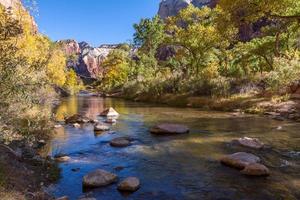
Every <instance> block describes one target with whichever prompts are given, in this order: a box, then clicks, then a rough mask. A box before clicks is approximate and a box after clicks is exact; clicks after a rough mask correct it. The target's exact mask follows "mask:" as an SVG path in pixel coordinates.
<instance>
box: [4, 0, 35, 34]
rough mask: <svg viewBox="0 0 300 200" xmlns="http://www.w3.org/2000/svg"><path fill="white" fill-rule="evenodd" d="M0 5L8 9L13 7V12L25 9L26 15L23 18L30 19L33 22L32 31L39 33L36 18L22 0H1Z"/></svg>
mask: <svg viewBox="0 0 300 200" xmlns="http://www.w3.org/2000/svg"><path fill="white" fill-rule="evenodd" d="M0 5H2V6H4V7H5V8H6V9H11V10H12V13H14V12H17V11H18V10H20V9H21V10H22V11H25V13H26V14H25V16H24V17H23V19H25V20H27V19H28V20H30V22H31V24H32V33H34V34H37V33H38V26H37V23H36V21H35V20H34V18H33V17H32V16H31V15H30V13H29V12H28V11H27V10H26V8H25V7H24V6H23V4H22V1H21V0H0Z"/></svg>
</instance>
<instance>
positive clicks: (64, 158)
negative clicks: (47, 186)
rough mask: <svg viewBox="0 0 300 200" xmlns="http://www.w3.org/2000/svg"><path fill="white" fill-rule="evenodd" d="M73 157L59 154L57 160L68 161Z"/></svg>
mask: <svg viewBox="0 0 300 200" xmlns="http://www.w3.org/2000/svg"><path fill="white" fill-rule="evenodd" d="M70 159H71V158H70V157H69V156H57V157H55V160H56V161H57V162H68V161H69V160H70Z"/></svg>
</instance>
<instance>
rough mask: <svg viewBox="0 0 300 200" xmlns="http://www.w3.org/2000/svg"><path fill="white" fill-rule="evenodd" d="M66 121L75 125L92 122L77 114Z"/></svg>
mask: <svg viewBox="0 0 300 200" xmlns="http://www.w3.org/2000/svg"><path fill="white" fill-rule="evenodd" d="M65 121H66V123H67V124H75V123H79V124H83V123H88V122H90V121H92V120H91V119H89V118H87V117H84V116H82V115H79V114H76V115H73V116H71V117H68V118H66V119H65Z"/></svg>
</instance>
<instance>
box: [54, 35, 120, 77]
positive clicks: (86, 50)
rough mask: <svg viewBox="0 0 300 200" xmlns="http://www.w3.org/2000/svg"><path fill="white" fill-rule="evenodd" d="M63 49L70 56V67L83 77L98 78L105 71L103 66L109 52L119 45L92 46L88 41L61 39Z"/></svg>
mask: <svg viewBox="0 0 300 200" xmlns="http://www.w3.org/2000/svg"><path fill="white" fill-rule="evenodd" d="M59 43H61V44H62V49H63V50H64V52H65V53H66V55H67V56H68V57H69V59H68V64H67V65H68V67H69V68H73V69H74V70H75V71H76V73H77V74H78V75H79V76H81V77H83V78H96V77H97V76H98V75H100V74H101V73H102V72H103V67H102V66H101V65H102V63H103V61H104V59H105V58H106V57H107V56H108V54H109V52H110V51H112V50H113V49H116V48H117V47H118V45H101V46H100V47H92V46H90V45H89V44H88V43H86V42H80V43H78V42H76V41H75V40H64V41H59Z"/></svg>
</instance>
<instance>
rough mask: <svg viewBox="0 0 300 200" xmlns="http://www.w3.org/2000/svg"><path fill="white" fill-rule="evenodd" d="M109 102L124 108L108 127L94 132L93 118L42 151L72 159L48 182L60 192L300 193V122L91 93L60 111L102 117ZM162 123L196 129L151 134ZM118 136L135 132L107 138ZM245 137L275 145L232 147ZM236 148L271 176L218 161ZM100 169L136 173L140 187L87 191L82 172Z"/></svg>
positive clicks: (250, 199) (165, 198)
mask: <svg viewBox="0 0 300 200" xmlns="http://www.w3.org/2000/svg"><path fill="white" fill-rule="evenodd" d="M107 107H113V108H115V109H116V110H117V111H118V112H119V113H120V117H119V118H118V121H117V123H116V124H115V125H113V126H112V130H111V131H110V132H106V133H102V134H95V133H94V131H93V126H92V125H91V124H87V125H84V126H83V127H81V128H79V129H76V128H74V127H72V126H70V125H64V126H63V127H62V128H59V129H56V130H55V133H54V136H53V139H52V140H51V141H50V143H49V144H48V145H47V146H46V148H45V149H44V151H45V152H46V153H47V154H49V155H52V156H54V155H55V154H58V153H64V154H67V155H68V156H70V157H71V160H70V161H69V162H66V163H61V164H60V167H61V169H62V174H61V179H60V180H59V181H58V182H57V183H55V184H53V185H51V186H50V187H49V188H48V190H49V191H50V192H51V193H53V194H54V195H55V196H57V197H60V196H64V195H67V196H69V197H70V199H77V198H78V197H79V196H81V195H83V194H85V193H89V192H91V193H92V194H91V195H92V196H93V197H95V198H97V199H99V200H123V199H128V200H131V199H132V200H135V199H137V200H150V199H151V200H152V199H155V200H185V199H186V200H200V199H208V200H210V199H212V200H215V199H218V200H235V199H243V200H254V199H255V200H269V199H270V200H276V199H278V200H279V199H300V167H299V166H300V132H299V130H300V124H299V123H296V122H281V121H275V120H272V119H269V118H266V117H259V116H254V115H241V116H234V115H232V114H231V113H221V112H206V111H200V110H197V109H191V108H174V107H166V106H162V105H155V104H145V103H137V102H130V101H125V100H122V99H109V98H108V99H103V98H98V97H88V96H85V97H70V98H66V99H63V100H62V102H61V104H60V106H58V108H57V110H56V113H55V116H56V119H57V120H62V119H63V118H64V117H65V116H71V115H73V114H76V113H80V114H83V115H85V116H87V117H90V118H94V119H98V120H100V121H101V120H103V119H102V118H101V117H99V116H97V115H98V114H99V113H100V112H101V111H103V110H104V108H107ZM162 122H169V123H170V122H171V123H179V124H184V125H187V126H188V127H189V128H190V129H191V132H190V134H186V135H179V136H165V137H158V136H154V135H151V134H150V133H149V128H150V127H151V126H153V125H155V124H157V123H162ZM278 127H279V128H278ZM119 136H130V137H132V138H133V139H134V142H133V144H132V145H131V146H129V147H126V148H113V147H111V146H110V145H109V141H110V140H111V139H113V138H116V137H119ZM244 136H247V137H255V138H258V139H260V140H261V141H263V142H264V143H265V144H267V145H269V146H271V148H268V149H265V150H251V149H247V148H244V147H240V146H236V145H232V143H231V140H233V139H237V138H240V137H244ZM238 151H245V152H251V153H253V154H255V155H257V156H259V157H260V158H261V159H262V161H263V164H265V165H266V166H267V167H268V168H269V169H270V170H271V176H269V177H260V178H249V177H246V176H244V175H242V174H240V173H239V171H238V170H236V169H232V168H229V167H226V166H223V165H222V164H220V162H219V161H218V159H219V158H220V157H221V156H223V155H225V154H231V153H235V152H238ZM98 168H100V169H104V170H107V171H110V172H113V173H116V174H117V175H118V177H119V179H120V180H122V179H124V178H126V177H128V176H136V177H138V178H139V179H140V181H141V188H140V189H139V190H138V191H137V192H135V193H133V194H124V193H120V192H119V191H118V190H117V189H116V188H117V184H112V185H110V186H108V187H103V188H99V189H94V190H89V191H86V190H84V189H83V188H82V177H83V176H84V175H86V174H87V173H88V172H90V171H92V170H94V169H98ZM74 169H80V170H79V171H77V170H75V171H74Z"/></svg>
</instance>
